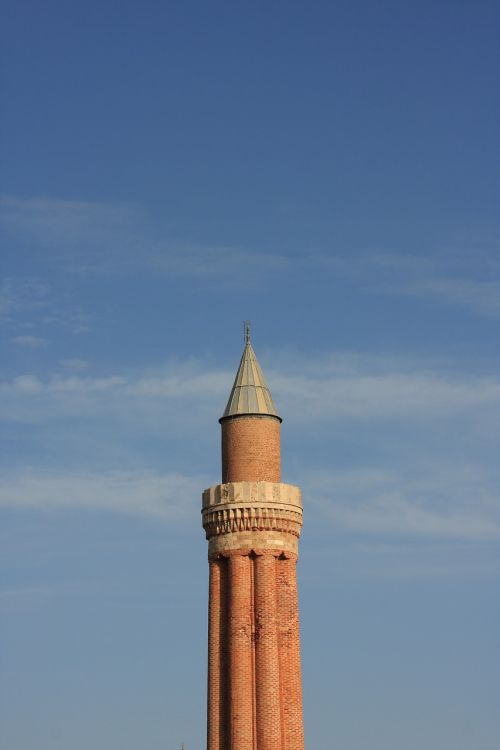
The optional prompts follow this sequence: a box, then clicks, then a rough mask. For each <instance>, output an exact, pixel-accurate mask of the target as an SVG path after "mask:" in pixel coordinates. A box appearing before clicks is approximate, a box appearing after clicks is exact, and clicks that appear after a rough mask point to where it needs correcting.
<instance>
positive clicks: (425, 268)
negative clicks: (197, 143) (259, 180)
mask: <svg viewBox="0 0 500 750" xmlns="http://www.w3.org/2000/svg"><path fill="white" fill-rule="evenodd" d="M0 219H1V221H2V223H3V226H4V228H5V230H6V232H7V234H8V235H10V236H11V237H12V238H14V239H16V238H17V239H19V238H20V239H26V238H29V239H30V240H31V241H33V240H35V241H36V242H38V243H40V244H41V245H42V246H43V247H45V248H46V257H47V259H48V260H49V262H50V259H52V262H57V264H58V266H61V265H63V266H64V267H65V269H66V272H67V273H79V274H92V275H102V274H104V275H117V276H123V275H127V274H131V273H137V272H138V271H139V272H142V273H146V274H151V273H153V274H155V275H158V274H161V275H163V276H165V277H167V278H168V277H171V278H174V279H175V278H179V277H186V278H201V279H203V278H214V277H215V278H217V279H218V281H219V283H223V282H224V281H225V282H228V281H231V282H235V281H238V280H243V279H244V280H245V281H246V282H247V283H253V282H254V281H255V280H256V279H257V278H258V279H259V280H260V282H262V280H263V279H268V278H270V277H273V276H274V275H275V274H280V276H281V277H283V274H284V273H286V272H295V273H300V274H301V275H303V274H313V275H314V274H317V273H321V275H322V276H325V275H327V276H328V275H331V276H332V278H333V277H334V278H336V279H348V280H349V281H350V282H351V283H352V284H354V285H356V286H358V287H359V288H360V289H361V290H362V291H364V292H365V293H368V294H376V295H386V296H394V295H399V296H405V297H420V298H422V299H428V300H432V301H433V302H434V303H438V304H445V305H453V306H455V307H460V308H462V309H464V310H467V311H469V312H471V313H473V314H475V315H486V316H498V315H500V278H499V272H500V269H499V264H498V262H496V261H495V260H494V257H495V256H496V254H497V248H492V251H491V252H490V253H489V254H488V253H485V252H484V251H483V252H482V255H481V257H477V252H476V253H473V254H471V253H464V252H462V253H458V252H455V253H450V252H447V253H439V254H436V253H434V254H433V255H431V254H430V252H431V249H429V252H427V254H420V255H418V256H417V255H412V254H409V253H406V252H399V253H396V252H393V253H387V252H381V251H377V250H375V251H373V250H370V251H361V250H360V251H359V252H357V253H355V254H350V255H349V256H347V255H346V254H344V253H343V252H341V251H339V250H338V249H337V248H333V249H327V250H324V251H320V252H303V253H298V254H295V255H287V254H284V253H281V252H275V251H271V252H269V251H267V252H264V251H261V250H258V249H253V248H245V247H238V246H217V245H210V244H203V243H201V244H199V243H198V244H197V243H192V242H189V241H188V240H186V239H183V240H180V239H177V238H171V237H163V238H158V237H154V236H152V234H151V230H150V228H149V226H148V221H147V217H146V216H145V212H144V211H143V209H142V208H141V207H140V206H137V205H134V204H126V203H97V202H86V201H69V200H61V199H57V198H51V197H35V198H19V197H16V196H8V195H4V196H1V197H0ZM149 223H150V222H149ZM492 255H493V259H492V257H491V256H492Z"/></svg>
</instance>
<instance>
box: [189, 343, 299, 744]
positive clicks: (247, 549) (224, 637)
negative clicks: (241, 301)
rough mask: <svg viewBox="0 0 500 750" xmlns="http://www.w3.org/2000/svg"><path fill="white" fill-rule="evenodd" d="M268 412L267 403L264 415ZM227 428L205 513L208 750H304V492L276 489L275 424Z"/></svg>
mask: <svg viewBox="0 0 500 750" xmlns="http://www.w3.org/2000/svg"><path fill="white" fill-rule="evenodd" d="M250 349H251V347H250ZM248 351H249V344H248V343H247V348H246V349H245V352H246V354H245V353H244V356H243V358H242V364H240V370H239V371H238V375H237V381H235V386H234V387H233V391H232V394H231V397H230V401H229V403H228V407H226V412H227V411H228V410H229V409H230V407H231V408H233V409H235V408H236V407H235V406H234V404H238V405H240V404H241V401H242V397H241V396H240V395H238V389H240V391H241V390H242V389H245V388H249V387H250V386H247V383H246V377H247V376H246V374H245V373H246V370H245V369H244V367H246V365H245V361H246V360H245V357H247V358H248V357H249V354H248ZM251 353H252V356H255V355H254V354H253V350H251ZM252 362H253V360H252ZM255 362H256V360H255ZM255 362H253V363H252V367H253V368H254V373H255V372H257V369H255V368H256V367H258V363H257V364H255ZM242 368H243V369H242ZM259 372H260V370H259ZM242 373H243V374H242ZM252 377H253V376H252ZM259 377H260V382H263V376H262V373H261V372H260V375H259ZM250 379H251V377H250ZM240 381H241V383H240ZM254 381H255V377H254ZM251 387H256V385H255V383H253V384H251ZM259 387H262V386H259ZM266 388H267V386H266ZM235 389H236V390H235ZM235 393H236V395H235ZM245 398H246V401H244V403H247V402H248V403H250V402H251V400H252V398H253V396H252V394H251V393H250V394H249V395H248V394H247V395H245ZM233 402H234V403H233ZM263 403H264V402H263ZM269 403H271V404H272V398H271V396H270V394H267V395H266V401H265V403H264V406H263V408H264V407H265V408H267V407H268V404H269ZM238 408H239V409H240V410H241V407H240V406H238ZM273 408H274V405H273ZM221 424H222V462H223V484H220V485H217V486H215V487H210V488H209V489H207V490H205V491H204V493H203V508H202V520H203V527H204V529H205V533H206V537H207V539H208V547H209V549H208V552H209V569H210V579H209V615H208V711H207V714H208V732H207V750H304V731H303V721H302V689H301V676H300V643H299V608H298V595H297V579H296V563H297V557H298V554H297V553H298V539H299V536H300V531H301V526H302V504H301V496H300V490H299V488H298V487H293V486H292V485H288V484H283V483H282V482H281V481H280V452H279V451H280V435H279V430H280V418H279V417H272V416H263V417H256V416H255V415H251V414H249V415H245V414H240V413H239V414H238V416H237V417H233V416H229V417H227V416H226V417H223V418H222V420H221Z"/></svg>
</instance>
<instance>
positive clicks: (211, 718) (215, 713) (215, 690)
mask: <svg viewBox="0 0 500 750" xmlns="http://www.w3.org/2000/svg"><path fill="white" fill-rule="evenodd" d="M226 564H227V561H226V560H224V559H218V560H210V562H209V566H210V577H209V598H208V701H207V704H208V705H207V716H208V722H207V749H208V750H224V748H225V747H226V745H225V729H226V726H225V725H226V721H225V715H224V710H225V705H224V682H225V674H224V672H225V663H224V661H225V660H224V641H225V638H224V622H225V618H226V612H225V609H226V607H225V606H224V605H225V593H226V592H225V581H224V577H225V576H224V573H225V572H226V571H225V566H226Z"/></svg>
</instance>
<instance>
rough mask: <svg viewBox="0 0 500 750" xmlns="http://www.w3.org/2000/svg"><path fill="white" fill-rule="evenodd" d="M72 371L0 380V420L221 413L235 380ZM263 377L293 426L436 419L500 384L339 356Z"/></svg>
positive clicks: (185, 369)
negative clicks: (211, 408) (170, 410)
mask: <svg viewBox="0 0 500 750" xmlns="http://www.w3.org/2000/svg"><path fill="white" fill-rule="evenodd" d="M302 365H303V366H302ZM79 366H80V365H78V367H79ZM65 369H67V368H66V366H65ZM73 369H75V372H74V373H71V372H70V373H68V372H64V371H63V372H60V373H56V374H54V375H52V376H51V377H48V378H40V377H39V376H38V375H36V374H35V373H22V374H19V375H17V376H16V377H14V378H13V379H11V380H9V381H4V382H2V383H0V399H2V400H3V402H4V409H3V413H4V415H5V416H7V417H8V418H10V419H16V418H17V417H19V418H21V419H23V420H24V419H25V418H26V416H27V415H29V414H30V413H31V414H32V415H33V417H34V418H39V415H40V414H42V415H43V414H44V413H46V415H47V416H48V415H52V417H55V416H57V415H64V414H65V413H66V412H67V411H70V412H71V414H73V415H76V414H78V412H79V410H80V413H81V414H82V415H86V414H88V413H89V408H90V409H92V405H93V407H94V408H95V409H96V410H98V411H100V412H101V411H102V413H106V412H107V411H109V410H110V409H111V410H113V411H115V410H116V409H118V407H119V405H120V404H123V408H124V409H125V408H126V410H129V409H130V408H131V406H132V405H133V404H135V408H136V409H140V407H141V404H142V405H143V406H144V407H146V405H147V403H148V402H149V403H150V402H154V403H156V404H157V405H158V406H160V405H161V404H163V405H167V404H168V403H170V404H171V405H173V407H176V406H179V405H180V404H181V403H182V402H185V401H190V404H191V407H190V410H193V405H194V404H195V403H196V405H197V406H196V408H198V406H199V405H200V404H201V403H219V404H220V407H221V408H222V407H223V402H224V400H225V398H226V397H227V395H228V393H229V389H230V386H231V383H232V378H233V375H234V373H233V372H231V371H230V370H220V369H214V368H213V366H212V367H211V366H210V364H209V363H207V362H202V361H189V362H179V361H176V362H171V363H168V364H166V365H165V366H164V367H161V368H156V369H154V370H148V371H146V372H143V373H137V372H135V373H130V372H129V371H126V372H115V373H110V374H103V375H99V376H93V375H92V374H90V373H89V374H88V375H85V376H82V375H81V374H80V373H79V372H78V369H77V368H73ZM299 373H305V374H299ZM268 380H269V383H270V386H271V389H272V390H274V391H275V392H276V393H279V394H280V398H279V402H280V405H281V407H282V408H283V409H284V411H286V413H287V416H288V419H289V420H290V422H291V423H296V422H304V421H306V420H308V421H310V420H312V419H314V420H315V421H316V422H319V423H321V422H328V421H329V420H332V419H337V418H346V419H358V420H359V419H362V420H366V419H368V420H376V419H383V420H387V419H391V418H392V419H399V418H405V419H408V418H413V419H422V418H424V417H425V418H427V419H428V418H440V417H446V416H452V415H455V414H466V413H475V412H476V411H478V410H480V409H491V408H493V407H498V405H500V380H499V379H498V378H497V377H495V376H494V375H492V374H491V375H490V374H485V375H477V374H467V373H462V374H458V373H454V372H453V371H452V370H450V368H449V367H443V369H442V370H440V369H439V367H437V366H435V369H434V370H433V369H432V367H431V365H430V364H429V365H427V367H425V365H423V364H422V363H420V369H418V368H417V365H416V364H415V365H414V369H411V367H410V368H409V366H408V364H401V363H399V364H398V362H397V361H396V360H394V359H392V358H388V360H387V362H386V364H385V367H384V364H383V358H381V357H374V358H373V360H370V358H364V359H361V360H359V361H358V360H357V359H356V358H353V359H352V360H351V361H350V364H349V358H348V357H346V356H342V355H339V356H338V358H337V357H335V356H332V357H325V358H322V359H319V360H317V361H316V362H314V361H313V360H311V359H310V358H308V359H307V362H306V361H304V362H303V363H302V360H301V359H300V358H299V357H298V356H296V357H295V358H294V365H291V364H288V365H283V369H279V370H272V369H271V370H269V371H268ZM125 405H126V406H125ZM44 406H45V409H44ZM34 407H36V408H34ZM183 409H184V411H185V407H183ZM37 415H38V417H37Z"/></svg>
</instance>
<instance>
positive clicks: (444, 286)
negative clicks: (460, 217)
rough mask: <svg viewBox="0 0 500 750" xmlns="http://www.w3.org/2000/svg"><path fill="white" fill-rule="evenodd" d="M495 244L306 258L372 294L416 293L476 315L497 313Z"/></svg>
mask: <svg viewBox="0 0 500 750" xmlns="http://www.w3.org/2000/svg"><path fill="white" fill-rule="evenodd" d="M498 253H499V249H498V248H497V247H496V248H492V252H490V253H489V254H488V253H485V251H482V252H481V254H478V253H464V252H458V251H457V252H454V253H451V252H445V253H435V254H434V255H432V254H430V252H427V253H422V254H421V255H414V254H409V253H406V252H401V253H383V252H377V251H372V252H359V253H357V254H356V255H351V256H349V257H346V256H343V255H342V254H335V253H334V254H331V255H329V254H325V255H321V254H317V255H315V256H314V259H311V262H314V263H316V264H317V265H318V266H319V267H321V268H323V269H324V271H325V272H331V273H333V274H335V275H336V276H337V277H340V278H345V279H349V280H350V281H351V282H354V283H356V284H359V285H360V286H361V287H362V288H363V289H365V290H366V291H367V292H369V293H372V294H377V295H389V296H394V295H398V296H403V297H421V298H422V299H429V300H432V301H433V302H434V303H438V304H447V305H454V306H458V307H461V308H463V309H466V310H468V311H470V312H472V313H475V314H479V315H488V316H497V315H499V314H500V263H499V261H498Z"/></svg>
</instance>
